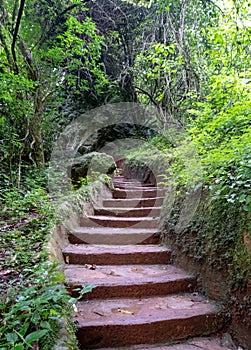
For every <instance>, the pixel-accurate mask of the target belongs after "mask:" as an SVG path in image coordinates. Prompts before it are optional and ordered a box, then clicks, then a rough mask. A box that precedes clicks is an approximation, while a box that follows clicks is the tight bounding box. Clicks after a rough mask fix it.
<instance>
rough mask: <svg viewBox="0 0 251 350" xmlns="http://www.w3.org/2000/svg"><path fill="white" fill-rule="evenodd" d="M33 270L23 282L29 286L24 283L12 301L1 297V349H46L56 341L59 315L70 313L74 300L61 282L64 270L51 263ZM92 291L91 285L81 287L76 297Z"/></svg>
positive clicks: (66, 315)
mask: <svg viewBox="0 0 251 350" xmlns="http://www.w3.org/2000/svg"><path fill="white" fill-rule="evenodd" d="M36 269H37V270H36ZM34 270H36V272H34V273H33V275H31V276H30V279H29V281H28V282H26V284H27V283H28V285H29V282H30V286H28V287H27V286H24V287H23V288H22V289H21V290H20V292H19V294H18V295H17V296H16V298H15V300H13V296H12V298H7V301H3V300H2V305H1V314H2V316H1V319H0V320H1V325H0V339H1V340H0V349H1V350H8V349H10V350H11V349H15V350H26V349H27V350H28V349H31V348H33V345H34V344H37V345H38V344H39V346H40V347H39V349H41V350H47V349H48V350H49V349H51V348H52V347H53V345H55V343H56V341H57V334H58V331H59V329H60V322H61V320H62V318H64V317H68V318H70V316H71V313H72V311H73V306H74V303H75V302H76V301H77V299H75V298H72V297H71V296H70V295H69V294H68V292H67V290H66V288H65V287H64V286H63V285H62V284H60V282H63V280H64V275H63V273H62V272H60V270H58V268H57V266H56V265H55V264H52V263H45V264H40V265H38V266H35V268H34ZM91 290H92V287H88V286H83V289H82V291H81V292H80V296H79V298H81V297H82V295H83V294H84V293H86V292H90V291H91ZM75 348H77V347H75Z"/></svg>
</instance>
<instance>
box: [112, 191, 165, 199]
mask: <svg viewBox="0 0 251 350" xmlns="http://www.w3.org/2000/svg"><path fill="white" fill-rule="evenodd" d="M164 195H165V193H164V191H160V190H151V191H148V190H132V191H122V190H113V198H115V199H120V198H121V199H130V198H132V199H133V198H156V197H163V196H164Z"/></svg>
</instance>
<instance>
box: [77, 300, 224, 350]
mask: <svg viewBox="0 0 251 350" xmlns="http://www.w3.org/2000/svg"><path fill="white" fill-rule="evenodd" d="M77 309H78V312H77V314H76V315H75V318H74V319H75V321H76V323H77V325H78V332H77V336H78V340H79V342H80V349H97V348H102V347H113V348H118V347H121V346H129V345H133V344H144V343H147V344H154V343H164V342H167V341H168V342H170V341H174V340H181V339H186V338H187V337H193V336H198V335H203V334H204V335H206V334H210V333H212V332H214V331H216V330H218V329H219V327H220V326H221V322H222V321H221V319H220V318H219V317H218V315H217V311H218V310H217V307H216V306H215V305H214V304H211V303H209V302H208V301H207V300H206V299H203V298H201V300H200V301H194V298H193V295H190V294H185V295H169V296H165V297H152V298H141V299H135V298H134V299H113V300H95V301H87V302H79V303H77Z"/></svg>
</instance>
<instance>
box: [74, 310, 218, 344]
mask: <svg viewBox="0 0 251 350" xmlns="http://www.w3.org/2000/svg"><path fill="white" fill-rule="evenodd" d="M219 326H221V322H220V320H218V319H217V316H216V315H215V314H208V315H199V316H194V317H189V318H186V319H183V318H182V319H174V320H166V321H157V322H152V323H145V324H144V323H143V324H126V325H109V324H107V325H105V326H96V325H95V326H88V327H81V326H80V325H79V329H78V332H77V338H78V340H79V343H80V349H81V350H83V349H98V348H102V347H114V348H117V347H119V346H129V345H134V344H142V343H144V344H155V343H164V342H171V341H176V340H182V339H185V338H188V337H193V336H201V335H207V334H210V333H213V332H215V331H216V330H218V328H219Z"/></svg>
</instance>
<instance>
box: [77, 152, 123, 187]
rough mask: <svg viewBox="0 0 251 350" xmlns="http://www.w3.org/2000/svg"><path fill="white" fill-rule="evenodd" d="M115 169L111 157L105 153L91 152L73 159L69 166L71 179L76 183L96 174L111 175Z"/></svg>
mask: <svg viewBox="0 0 251 350" xmlns="http://www.w3.org/2000/svg"><path fill="white" fill-rule="evenodd" d="M115 169H116V163H115V161H114V159H113V157H112V156H110V155H108V154H106V153H99V152H91V153H88V154H85V155H84V156H80V157H77V158H76V159H74V161H73V164H72V166H71V179H72V182H73V183H77V182H78V181H79V179H80V178H86V177H87V176H92V175H95V174H96V173H100V174H107V175H111V174H112V173H113V172H114V170H115Z"/></svg>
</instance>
